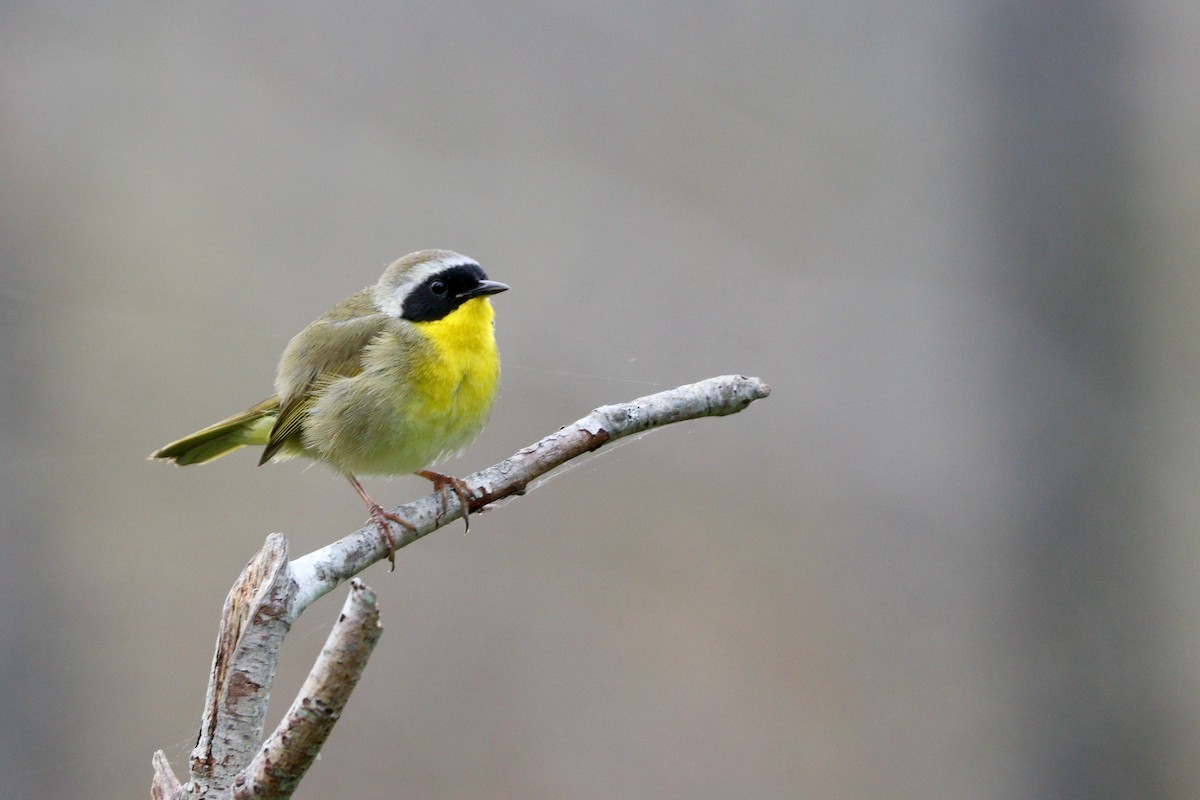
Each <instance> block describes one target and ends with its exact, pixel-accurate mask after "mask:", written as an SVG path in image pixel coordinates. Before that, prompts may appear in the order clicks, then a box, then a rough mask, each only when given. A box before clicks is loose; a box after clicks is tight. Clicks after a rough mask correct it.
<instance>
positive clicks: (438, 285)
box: [429, 281, 446, 297]
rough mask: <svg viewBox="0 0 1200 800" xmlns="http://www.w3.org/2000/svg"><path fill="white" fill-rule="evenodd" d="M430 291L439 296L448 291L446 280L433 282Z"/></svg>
mask: <svg viewBox="0 0 1200 800" xmlns="http://www.w3.org/2000/svg"><path fill="white" fill-rule="evenodd" d="M429 291H431V292H433V293H434V294H436V295H437V296H438V297H441V296H442V295H444V294H445V293H446V282H445V281H434V282H433V283H431V284H429Z"/></svg>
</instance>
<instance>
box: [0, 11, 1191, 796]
mask: <svg viewBox="0 0 1200 800" xmlns="http://www.w3.org/2000/svg"><path fill="white" fill-rule="evenodd" d="M1197 41H1200V13H1198V11H1197V6H1196V4H1195V3H1188V2H1165V3H1158V4H1154V5H1153V6H1150V5H1147V6H1146V7H1144V8H1142V7H1136V6H1134V5H1133V4H1118V3H1083V2H1073V3H1072V2H1060V3H1015V2H980V3H950V2H942V3H938V2H933V3H916V2H906V3H882V2H873V3H837V2H827V1H822V2H814V3H795V2H780V3H771V2H753V1H752V2H743V3H737V4H726V5H724V6H722V5H715V4H694V3H659V4H653V5H651V4H637V5H635V4H620V3H617V4H601V3H579V4H560V3H538V2H530V3H519V4H487V3H475V4H458V3H431V2H407V3H403V4H382V3H379V4H365V3H361V4H354V3H351V4H319V3H304V2H302V3H288V4H283V3H272V4H254V5H247V4H240V3H238V4H232V3H231V4H220V3H207V4H179V5H157V4H140V3H108V4H86V5H85V4H74V3H39V4H36V5H35V4H30V3H5V4H4V5H3V6H2V7H0V124H2V131H0V183H2V189H0V203H2V213H0V269H2V272H0V535H2V537H3V547H4V551H3V558H0V576H2V579H0V603H2V605H3V609H4V611H3V613H2V614H0V696H2V697H3V698H4V712H3V715H2V716H0V787H2V788H0V795H2V796H4V797H85V796H86V797H105V798H107V797H112V798H127V797H146V796H148V786H149V776H150V754H151V752H152V751H153V750H154V749H156V748H164V749H166V750H167V752H168V755H169V756H170V758H171V761H172V763H173V764H174V766H175V768H176V770H177V771H179V772H181V773H182V772H183V771H184V770H185V769H186V762H187V753H188V751H189V749H190V747H191V745H192V743H193V741H194V737H195V732H196V729H197V725H198V720H199V714H200V710H201V703H202V700H203V695H204V686H205V678H206V673H207V670H208V667H209V663H210V659H211V657H212V645H213V641H214V637H215V633H216V622H217V617H218V613H219V609H220V607H221V603H222V601H223V598H224V595H225V592H226V591H227V589H228V587H229V585H230V584H231V583H232V581H233V579H234V578H235V576H236V575H237V573H238V571H239V570H240V569H241V567H242V566H243V564H244V563H245V562H246V560H247V559H248V558H249V557H250V556H251V554H252V553H253V552H254V551H255V549H256V548H257V547H259V545H260V544H261V543H262V540H263V538H264V537H265V536H266V534H267V533H269V532H271V531H283V532H285V533H286V534H287V535H288V537H289V539H290V541H291V542H292V547H293V550H294V552H297V553H301V552H307V551H309V550H311V549H314V548H316V547H318V546H320V545H322V544H324V543H326V542H328V541H330V540H331V539H332V538H334V537H336V536H339V535H342V534H344V533H346V532H348V531H351V530H353V529H355V528H357V527H358V526H359V525H360V524H361V523H362V521H363V518H364V512H363V508H362V505H361V503H360V502H359V500H358V498H357V497H356V496H355V495H354V493H353V492H352V491H351V490H350V488H349V487H348V486H346V484H345V482H344V481H341V480H340V479H337V478H335V477H332V476H331V474H330V473H328V472H327V471H326V470H325V469H323V468H320V467H314V468H311V469H306V468H305V467H304V466H303V465H302V464H299V463H290V464H287V465H282V466H271V467H269V468H263V469H256V468H255V467H254V464H255V462H256V459H257V455H256V454H254V453H250V452H242V453H237V454H234V455H233V456H230V457H229V458H227V459H225V460H222V461H220V462H217V463H215V464H212V465H208V466H206V467H199V468H191V469H186V470H182V469H174V468H171V467H168V466H166V465H163V464H157V463H149V462H147V461H146V455H147V454H148V453H149V452H150V451H151V450H153V449H155V448H156V447H158V446H160V445H162V444H164V443H165V442H167V441H169V440H171V439H173V438H176V437H177V436H180V435H182V434H185V433H188V432H190V431H192V430H194V429H196V428H198V427H200V426H202V425H205V424H208V423H209V422H212V421H214V420H216V419H218V418H220V417H223V416H225V415H227V414H229V413H232V412H234V411H238V410H240V409H242V408H244V407H246V406H247V405H249V404H251V403H254V402H256V401H258V400H259V399H261V398H262V397H264V396H265V395H266V394H267V393H268V392H269V391H270V386H271V378H272V374H273V370H274V366H275V361H276V359H277V357H278V354H279V352H280V351H281V350H282V348H283V346H284V345H285V344H286V342H287V340H288V339H289V338H290V336H291V335H292V334H294V333H295V332H296V331H298V330H299V329H300V328H301V327H302V326H303V325H304V324H306V323H307V322H308V321H309V320H311V319H312V318H314V317H315V316H317V315H318V314H320V313H321V312H322V311H323V310H325V308H327V307H328V306H329V305H331V304H332V303H333V302H335V301H336V300H338V299H340V298H342V297H344V296H346V295H348V294H350V293H351V292H353V291H355V290H357V289H359V288H361V287H363V286H365V285H367V284H369V283H372V282H374V281H375V279H376V278H377V277H378V275H379V273H380V272H381V271H382V268H383V267H384V265H385V264H386V263H387V262H389V261H390V260H392V259H394V258H396V257H398V256H400V255H402V254H404V253H406V252H409V251H411V250H415V249H419V248H423V247H447V248H452V249H456V250H460V251H462V252H465V253H468V254H470V255H472V256H475V257H476V258H478V259H479V260H480V261H481V262H482V263H483V264H484V265H485V268H486V269H487V270H488V272H489V274H490V275H491V276H492V277H494V278H496V279H498V280H502V281H505V282H507V283H509V284H511V285H512V286H513V291H511V292H509V293H507V294H505V295H502V296H500V297H498V298H497V299H496V301H495V305H496V307H497V314H498V336H499V340H500V344H501V348H502V352H503V356H504V377H503V387H502V391H501V394H500V397H499V401H498V403H497V406H496V409H495V413H494V415H493V418H492V422H491V425H490V426H489V427H488V429H487V431H486V432H485V433H484V435H483V436H482V437H481V438H480V440H479V441H478V442H477V443H476V444H475V445H474V446H473V447H472V448H471V449H470V450H469V451H468V453H467V454H466V455H465V456H464V457H463V458H462V459H460V460H459V461H456V462H452V463H450V464H449V465H447V467H446V468H447V469H448V470H449V471H453V472H457V473H460V474H465V473H467V472H470V471H473V470H474V469H477V468H481V467H483V466H486V465H488V464H491V463H493V462H495V461H498V460H499V459H501V458H503V457H504V456H505V455H507V454H509V453H511V452H512V451H514V450H516V449H517V448H519V447H521V446H523V445H525V444H527V443H529V442H531V441H533V440H535V439H536V438H538V437H540V436H542V435H544V434H545V433H548V432H550V431H552V430H554V429H555V428H556V427H558V426H559V425H562V424H565V423H567V422H570V421H572V420H574V419H576V418H578V417H580V416H582V415H583V414H585V413H586V412H587V411H589V410H590V409H591V408H593V407H594V406H596V405H599V404H602V403H606V402H615V401H620V400H626V399H631V398H633V397H637V396H640V395H643V394H647V393H650V392H652V391H656V390H659V389H665V388H669V387H672V386H675V385H677V384H679V383H685V382H690V381H694V380H698V379H701V378H705V377H708V376H712V375H718V374H723V373H730V372H741V373H746V374H752V375H758V376H761V377H762V378H764V379H765V380H766V381H768V382H769V383H770V384H771V385H772V386H773V388H774V393H773V394H772V396H771V397H770V398H769V399H767V400H765V401H762V402H760V403H758V404H755V405H754V406H752V407H751V408H750V409H748V410H747V411H746V412H744V413H742V414H740V415H737V416H734V417H730V418H726V419H722V420H702V421H698V422H693V423H688V424H685V425H680V426H676V427H672V428H668V429H666V430H663V431H660V432H657V433H655V434H653V435H649V436H645V437H642V438H640V439H638V440H636V441H633V442H629V443H625V444H623V445H621V446H618V447H614V448H610V449H606V450H604V451H602V452H600V453H599V454H596V455H595V456H594V457H591V458H589V459H587V460H585V461H584V462H582V463H581V464H578V465H577V466H575V467H574V468H573V469H571V470H569V471H566V472H565V473H564V474H562V475H561V476H559V477H558V478H557V479H555V480H552V481H550V482H549V483H548V484H546V485H544V486H542V487H541V488H539V489H537V490H536V491H533V492H531V493H530V494H529V495H528V496H527V497H525V498H523V499H520V500H517V501H514V502H511V503H508V504H507V505H505V506H504V507H503V508H501V509H499V510H497V511H496V512H494V513H489V514H486V515H483V516H481V517H480V518H479V519H478V520H476V522H475V524H474V525H473V526H472V529H471V533H470V534H467V535H464V534H463V533H462V530H461V527H460V526H457V525H456V526H452V527H450V528H448V529H446V530H443V531H440V532H438V533H437V534H435V535H433V536H431V537H429V538H428V539H425V540H423V541H421V542H419V543H418V544H416V545H415V546H413V547H411V548H408V549H407V550H405V551H403V552H402V553H401V555H400V557H399V559H398V568H397V570H396V573H395V574H394V575H389V574H387V572H386V570H385V568H383V567H379V566H377V567H374V568H372V569H371V570H369V571H368V572H367V573H366V574H365V575H364V577H365V579H366V580H367V581H368V582H369V583H370V584H371V585H372V586H373V587H374V588H375V589H377V590H378V592H379V598H380V603H381V606H382V609H383V616H384V623H385V625H386V630H385V633H384V636H383V639H382V641H381V643H380V645H379V648H378V650H377V651H376V654H375V656H374V658H373V660H372V661H371V663H370V665H369V667H368V670H367V674H366V677H365V679H364V681H363V683H362V685H361V686H360V688H359V689H358V692H357V693H356V695H355V696H354V697H353V698H352V700H351V702H350V705H349V708H348V709H347V713H346V715H345V717H344V718H343V720H342V721H341V722H340V723H339V725H338V727H337V729H336V730H335V731H334V734H333V737H332V740H331V741H330V743H329V745H328V746H327V747H326V749H325V751H324V754H323V757H322V759H321V760H320V762H319V763H317V764H316V766H315V767H314V768H313V770H312V771H311V773H310V774H309V776H308V778H307V779H306V781H305V782H304V784H303V785H302V788H301V790H300V792H299V794H298V797H301V798H323V797H337V796H347V795H353V796H355V797H378V798H383V797H397V796H399V797H413V798H450V797H453V798H613V797H637V798H797V797H820V798H826V797H829V798H881V797H886V798H896V799H898V800H904V799H905V798H913V799H914V800H915V799H916V798H931V797H946V798H995V799H996V800H1002V799H1006V798H1016V797H1021V798H1058V797H1072V798H1073V797H1112V798H1130V797H1138V798H1156V797H1178V798H1191V797H1195V796H1197V795H1200V766H1198V764H1200V762H1198V761H1197V759H1196V757H1195V753H1196V751H1197V745H1198V744H1200V537H1198V536H1197V519H1198V513H1200V507H1198V499H1200V493H1198V492H1197V491H1196V485H1197V478H1198V476H1200V406H1198V403H1197V398H1198V397H1200V329H1198V327H1197V323H1196V320H1197V314H1196V305H1197V300H1198V298H1200V272H1198V271H1197V270H1196V269H1195V262H1196V259H1197V253H1200V240H1198V238H1197V237H1198V234H1197V232H1198V231H1200V225H1198V224H1197V218H1198V216H1200V203H1198V201H1200V149H1198V148H1197V142H1198V141H1200V101H1198V99H1197V98H1198V97H1200V94H1198V88H1200V87H1198V83H1200V48H1197V47H1196V44H1195V43H1196V42H1197ZM368 487H369V488H370V489H371V490H372V492H373V493H374V494H375V495H376V497H378V498H379V499H380V500H381V501H383V502H384V503H385V504H388V505H394V504H397V503H400V502H403V501H406V500H409V499H412V498H414V497H416V496H418V495H419V494H423V493H424V492H425V491H426V490H427V484H425V483H424V482H422V481H419V480H417V479H413V478H400V479H396V480H394V481H381V480H376V481H371V482H369V483H368ZM343 596H344V592H342V591H339V592H338V593H337V594H336V595H335V596H333V597H330V598H327V599H326V600H324V601H322V603H320V604H318V605H316V606H314V607H313V608H311V609H309V611H308V613H307V614H306V615H305V616H304V618H303V619H302V620H301V621H300V623H299V625H298V626H297V628H296V629H295V630H294V631H293V633H292V635H291V636H290V637H289V638H288V640H287V642H286V646H285V652H284V658H283V663H282V667H281V675H280V678H279V682H278V686H277V691H276V695H275V702H274V704H273V708H272V712H273V713H272V720H274V719H275V718H277V717H278V715H279V714H280V713H282V709H283V708H284V707H286V705H287V703H289V702H290V700H291V697H292V695H293V694H294V692H295V690H296V688H297V687H298V686H299V684H300V682H301V680H302V678H303V675H304V673H305V671H306V670H307V669H308V666H309V664H310V662H311V659H312V657H313V656H314V655H315V653H316V652H317V651H318V650H319V648H320V646H321V643H322V640H323V638H324V636H325V634H326V632H327V630H328V627H329V625H330V623H331V622H332V620H333V618H334V616H335V615H336V613H337V609H338V607H339V605H340V603H341V600H342V597H343Z"/></svg>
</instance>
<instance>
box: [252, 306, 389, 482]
mask: <svg viewBox="0 0 1200 800" xmlns="http://www.w3.org/2000/svg"><path fill="white" fill-rule="evenodd" d="M387 322H388V317H387V316H385V315H384V314H381V313H379V312H378V311H376V310H375V309H374V306H373V305H372V304H371V302H370V295H369V294H368V293H367V292H366V291H365V290H364V291H363V292H359V293H358V294H356V295H354V296H352V297H349V298H347V299H346V300H343V301H342V302H341V303H338V304H337V305H336V306H334V307H333V308H331V309H330V310H329V311H327V312H326V313H325V314H324V315H323V316H321V318H320V319H318V320H316V321H315V322H313V323H312V324H311V325H309V326H308V327H307V328H305V329H304V330H302V331H300V333H298V334H296V336H295V338H293V339H292V341H291V342H290V343H289V344H288V346H287V349H286V350H284V352H283V357H282V358H281V359H280V361H279V376H278V379H277V381H276V384H277V387H278V388H279V389H280V402H279V416H278V417H277V418H276V420H275V425H274V427H273V428H272V429H271V434H270V436H269V437H268V438H267V446H266V447H265V448H264V449H263V454H262V458H261V459H260V460H259V462H258V463H259V464H260V465H262V464H265V463H267V461H269V460H270V459H271V458H272V457H273V456H275V454H276V453H278V452H279V449H280V448H281V447H283V446H284V445H285V444H287V443H288V442H291V441H297V440H298V438H299V436H300V433H301V431H302V430H303V427H304V420H305V418H306V417H307V416H308V412H309V410H310V409H311V408H312V406H313V403H314V402H316V398H317V397H318V396H319V394H320V391H321V389H322V388H323V387H324V386H327V385H328V384H329V383H330V382H332V381H335V380H337V379H338V378H352V377H354V376H355V375H358V374H359V373H361V372H362V369H363V364H362V356H363V351H364V350H365V349H366V347H367V345H368V344H370V342H371V340H372V339H374V338H375V337H376V336H377V335H378V334H379V333H380V331H382V330H383V328H384V327H385V326H386V324H387Z"/></svg>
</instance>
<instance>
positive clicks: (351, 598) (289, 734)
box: [233, 578, 383, 800]
mask: <svg viewBox="0 0 1200 800" xmlns="http://www.w3.org/2000/svg"><path fill="white" fill-rule="evenodd" d="M382 633H383V628H382V626H380V624H379V610H378V609H377V608H376V606H375V593H374V592H373V591H371V590H370V589H369V588H367V586H366V585H365V584H363V582H362V581H360V580H358V579H357V578H356V579H355V580H353V581H351V583H350V594H349V595H348V596H347V597H346V603H345V605H344V606H342V613H341V614H340V615H339V617H338V620H337V622H336V623H335V624H334V626H333V630H332V631H331V632H330V634H329V638H328V639H327V640H326V642H325V647H324V649H323V650H321V655H320V656H318V657H317V661H316V663H315V664H313V668H312V671H311V672H309V674H308V679H307V680H305V682H304V686H302V687H301V688H300V693H299V694H298V695H297V696H296V700H295V701H294V702H293V703H292V707H291V708H290V709H288V712H287V714H285V715H284V718H283V721H281V722H280V723H279V727H277V728H276V729H275V732H274V733H272V734H271V736H270V738H269V739H267V741H266V743H265V744H264V745H263V747H262V749H261V750H260V751H259V753H258V755H257V756H255V757H254V760H253V761H251V762H250V766H249V767H247V768H246V772H245V774H244V775H241V776H238V778H236V779H235V781H234V783H235V786H234V791H233V797H234V798H237V800H251V798H255V799H256V800H286V798H288V797H291V796H292V792H294V791H295V789H296V786H297V784H299V782H300V779H301V778H303V777H304V773H305V772H307V771H308V768H309V767H310V766H312V763H313V761H314V760H315V759H316V757H317V754H318V753H320V751H321V747H322V745H324V744H325V740H326V739H327V738H329V734H330V732H331V731H332V730H333V725H334V723H335V722H337V720H338V718H339V717H340V716H341V714H342V709H344V708H345V706H346V701H347V700H349V699H350V693H351V692H352V691H354V687H355V686H356V685H358V680H359V678H361V677H362V674H363V669H364V668H366V666H367V659H368V658H370V656H371V651H372V650H374V649H375V643H376V642H378V641H379V636H380V634H382Z"/></svg>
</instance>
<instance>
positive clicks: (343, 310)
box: [150, 250, 508, 569]
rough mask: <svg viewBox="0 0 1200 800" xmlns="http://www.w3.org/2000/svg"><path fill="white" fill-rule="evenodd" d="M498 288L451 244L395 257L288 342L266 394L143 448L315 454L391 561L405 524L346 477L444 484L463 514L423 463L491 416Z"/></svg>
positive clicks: (199, 458) (205, 454)
mask: <svg viewBox="0 0 1200 800" xmlns="http://www.w3.org/2000/svg"><path fill="white" fill-rule="evenodd" d="M506 289H508V287H507V286H505V285H504V284H503V283H498V282H496V281H492V280H488V278H487V276H486V275H485V274H484V272H483V269H482V268H481V267H480V266H479V264H478V263H476V262H475V261H474V260H472V259H470V258H467V257H466V256H463V255H459V254H458V253H453V252H451V251H449V250H421V251H419V252H416V253H412V254H410V255H407V256H405V257H404V258H401V259H400V260H398V261H396V262H395V263H393V264H392V265H391V266H389V267H388V268H387V269H386V270H384V273H383V275H382V276H381V277H380V278H379V281H378V282H377V283H376V284H375V285H374V286H369V287H367V288H366V289H363V290H362V291H360V292H358V293H356V294H353V295H351V296H350V297H348V298H346V299H345V300H343V301H342V302H340V303H338V304H337V305H335V306H334V307H333V308H331V309H329V310H328V311H326V312H325V313H324V314H322V315H321V316H320V317H318V318H317V319H316V320H315V321H314V322H312V323H311V324H310V325H308V327H306V328H305V329H304V330H302V331H300V333H298V334H297V335H296V336H295V337H294V338H293V339H292V340H291V342H289V343H288V346H287V348H286V349H285V350H284V351H283V356H282V357H281V358H280V360H279V367H278V370H277V372H276V375H275V394H274V395H273V396H271V397H268V398H267V399H266V400H263V401H262V402H261V403H259V404H258V405H255V406H252V407H251V408H249V409H247V410H245V411H243V412H241V413H240V414H234V415H233V416H232V417H229V418H228V419H223V420H221V421H220V422H217V423H214V424H212V425H209V426H208V427H207V428H204V429H203V430H200V431H197V432H196V433H193V434H191V435H190V436H185V437H184V438H182V439H179V440H178V441H175V442H171V443H170V444H168V445H166V446H165V447H163V448H162V449H160V450H158V451H156V452H155V453H153V454H152V455H151V456H150V457H151V458H160V459H164V460H167V461H173V462H175V463H176V464H179V465H181V466H186V465H188V464H203V463H204V462H206V461H212V460H213V459H215V458H219V457H220V456H223V455H225V454H226V453H229V452H231V451H233V450H236V449H237V448H239V447H243V446H245V445H263V446H264V449H263V453H262V458H261V459H259V462H258V463H259V464H260V465H262V464H265V463H266V462H267V461H269V460H271V459H274V460H277V461H279V460H283V459H287V458H292V457H293V456H305V457H307V458H311V459H314V460H316V461H321V462H324V463H325V464H328V465H329V466H330V467H332V468H333V469H334V470H336V471H337V472H339V473H341V474H343V475H345V476H346V478H347V479H349V481H350V483H351V484H352V485H353V486H354V489H355V490H356V491H357V492H358V494H359V496H360V497H362V499H363V502H365V503H366V504H367V508H368V509H369V510H370V514H371V519H372V520H373V521H374V522H375V525H376V526H377V527H378V528H379V532H380V534H381V535H382V536H383V538H384V539H385V540H386V542H387V543H388V547H389V560H390V561H391V562H392V568H393V569H394V568H395V545H396V540H395V538H394V537H393V536H392V532H391V529H390V526H389V522H395V523H397V524H399V525H401V526H403V527H405V528H408V529H410V530H412V529H413V525H412V524H410V523H409V522H408V521H407V520H405V519H404V518H402V517H400V516H398V515H396V514H392V513H390V512H388V511H384V510H383V508H382V507H381V506H380V505H379V504H378V503H376V502H375V501H374V500H372V499H371V497H370V496H369V495H368V494H367V492H366V490H365V489H363V486H362V484H361V483H360V482H359V480H358V476H360V475H400V474H404V473H416V474H418V475H421V476H422V477H424V478H427V479H428V480H431V481H433V483H434V486H435V488H437V489H438V491H440V492H441V494H442V501H443V504H445V503H447V502H448V499H449V497H448V495H447V494H446V490H447V488H450V489H452V490H453V491H454V492H455V494H456V495H457V496H458V499H459V502H460V505H461V507H462V513H463V519H464V521H466V518H467V515H468V513H469V511H470V500H471V491H470V489H469V487H467V485H466V484H465V483H464V482H463V481H462V480H460V479H458V478H455V477H452V476H449V475H442V474H441V473H438V472H433V471H432V470H430V469H428V467H429V466H430V465H431V464H433V463H435V462H437V461H438V460H439V459H441V458H443V457H445V456H447V455H450V454H453V453H456V452H458V451H461V450H462V449H463V448H465V447H466V446H467V445H468V444H470V443H471V441H472V440H473V439H474V438H475V437H476V436H477V435H478V434H479V432H480V431H481V430H482V429H483V426H484V424H485V423H486V422H487V419H488V416H489V415H490V413H491V409H492V401H493V400H494V399H495V396H496V385H497V381H498V379H499V375H500V358H499V355H498V353H497V350H496V339H495V335H494V333H493V327H494V325H493V312H492V305H491V302H490V301H489V300H488V296H489V295H493V294H497V293H499V292H503V291H505V290H506Z"/></svg>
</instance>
